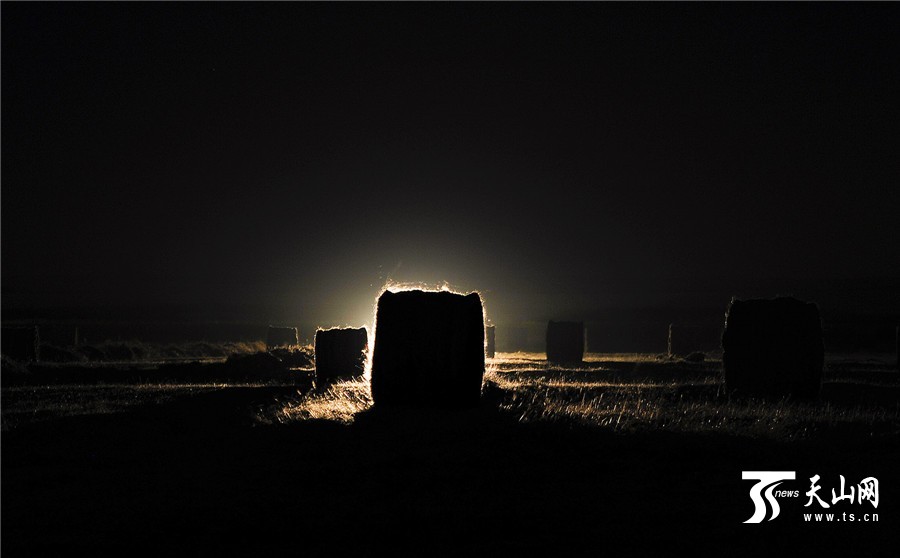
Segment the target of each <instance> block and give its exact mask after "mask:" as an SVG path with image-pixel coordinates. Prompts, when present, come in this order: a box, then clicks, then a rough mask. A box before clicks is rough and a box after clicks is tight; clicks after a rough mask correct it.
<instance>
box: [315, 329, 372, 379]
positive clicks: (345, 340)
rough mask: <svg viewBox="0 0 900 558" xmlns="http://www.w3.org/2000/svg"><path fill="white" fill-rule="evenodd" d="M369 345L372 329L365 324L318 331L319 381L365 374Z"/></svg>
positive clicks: (317, 366)
mask: <svg viewBox="0 0 900 558" xmlns="http://www.w3.org/2000/svg"><path fill="white" fill-rule="evenodd" d="M368 348H369V332H368V331H366V328H364V327H361V328H358V329H354V328H346V329H338V328H335V329H320V330H318V331H316V383H317V384H318V385H320V386H322V385H325V384H327V383H330V382H333V381H335V380H348V379H353V378H359V377H360V376H362V375H363V374H364V373H365V371H366V351H367V350H368Z"/></svg>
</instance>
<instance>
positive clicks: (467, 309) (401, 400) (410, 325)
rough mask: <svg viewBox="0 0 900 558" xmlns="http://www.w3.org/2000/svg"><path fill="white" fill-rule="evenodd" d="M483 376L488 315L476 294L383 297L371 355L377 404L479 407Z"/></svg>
mask: <svg viewBox="0 0 900 558" xmlns="http://www.w3.org/2000/svg"><path fill="white" fill-rule="evenodd" d="M483 377H484V311H483V308H482V305H481V297H479V296H478V294H477V293H472V294H469V295H461V294H455V293H450V292H427V291H401V292H391V291H385V292H384V293H382V295H381V297H380V298H379V299H378V310H377V313H376V325H375V347H374V350H373V354H372V399H373V401H374V403H375V406H380V405H390V406H417V407H422V406H436V407H469V406H475V405H477V404H478V402H479V400H480V397H481V382H482V379H483Z"/></svg>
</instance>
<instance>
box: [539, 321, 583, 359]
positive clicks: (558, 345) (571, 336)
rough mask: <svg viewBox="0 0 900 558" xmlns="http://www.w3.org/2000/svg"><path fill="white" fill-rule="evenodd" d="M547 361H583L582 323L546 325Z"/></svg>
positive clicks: (551, 322)
mask: <svg viewBox="0 0 900 558" xmlns="http://www.w3.org/2000/svg"><path fill="white" fill-rule="evenodd" d="M547 360H548V361H550V362H581V361H582V360H584V322H554V321H552V320H551V321H550V322H549V323H548V324H547Z"/></svg>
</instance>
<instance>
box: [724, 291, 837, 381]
mask: <svg viewBox="0 0 900 558" xmlns="http://www.w3.org/2000/svg"><path fill="white" fill-rule="evenodd" d="M722 349H723V355H722V363H723V365H724V368H725V385H726V387H727V388H728V390H729V391H731V392H732V393H734V394H735V395H741V396H755V397H770V398H781V397H791V398H794V399H816V398H817V397H818V396H819V391H820V390H821V387H822V373H823V368H824V364H825V343H824V339H823V335H822V320H821V318H820V316H819V308H818V307H817V306H816V305H815V304H813V303H809V302H803V301H800V300H797V299H795V298H789V297H782V298H775V299H756V300H737V299H733V300H732V301H731V305H730V306H729V308H728V312H727V314H726V318H725V331H724V332H723V333H722Z"/></svg>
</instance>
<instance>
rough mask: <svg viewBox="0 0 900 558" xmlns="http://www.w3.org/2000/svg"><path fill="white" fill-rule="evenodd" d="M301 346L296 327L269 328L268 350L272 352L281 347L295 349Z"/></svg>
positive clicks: (267, 333) (267, 335)
mask: <svg viewBox="0 0 900 558" xmlns="http://www.w3.org/2000/svg"><path fill="white" fill-rule="evenodd" d="M299 344H300V341H299V338H298V336H297V328H295V327H275V326H269V330H268V331H267V332H266V349H268V350H270V351H271V350H272V349H277V348H279V347H295V346H297V345H299Z"/></svg>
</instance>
